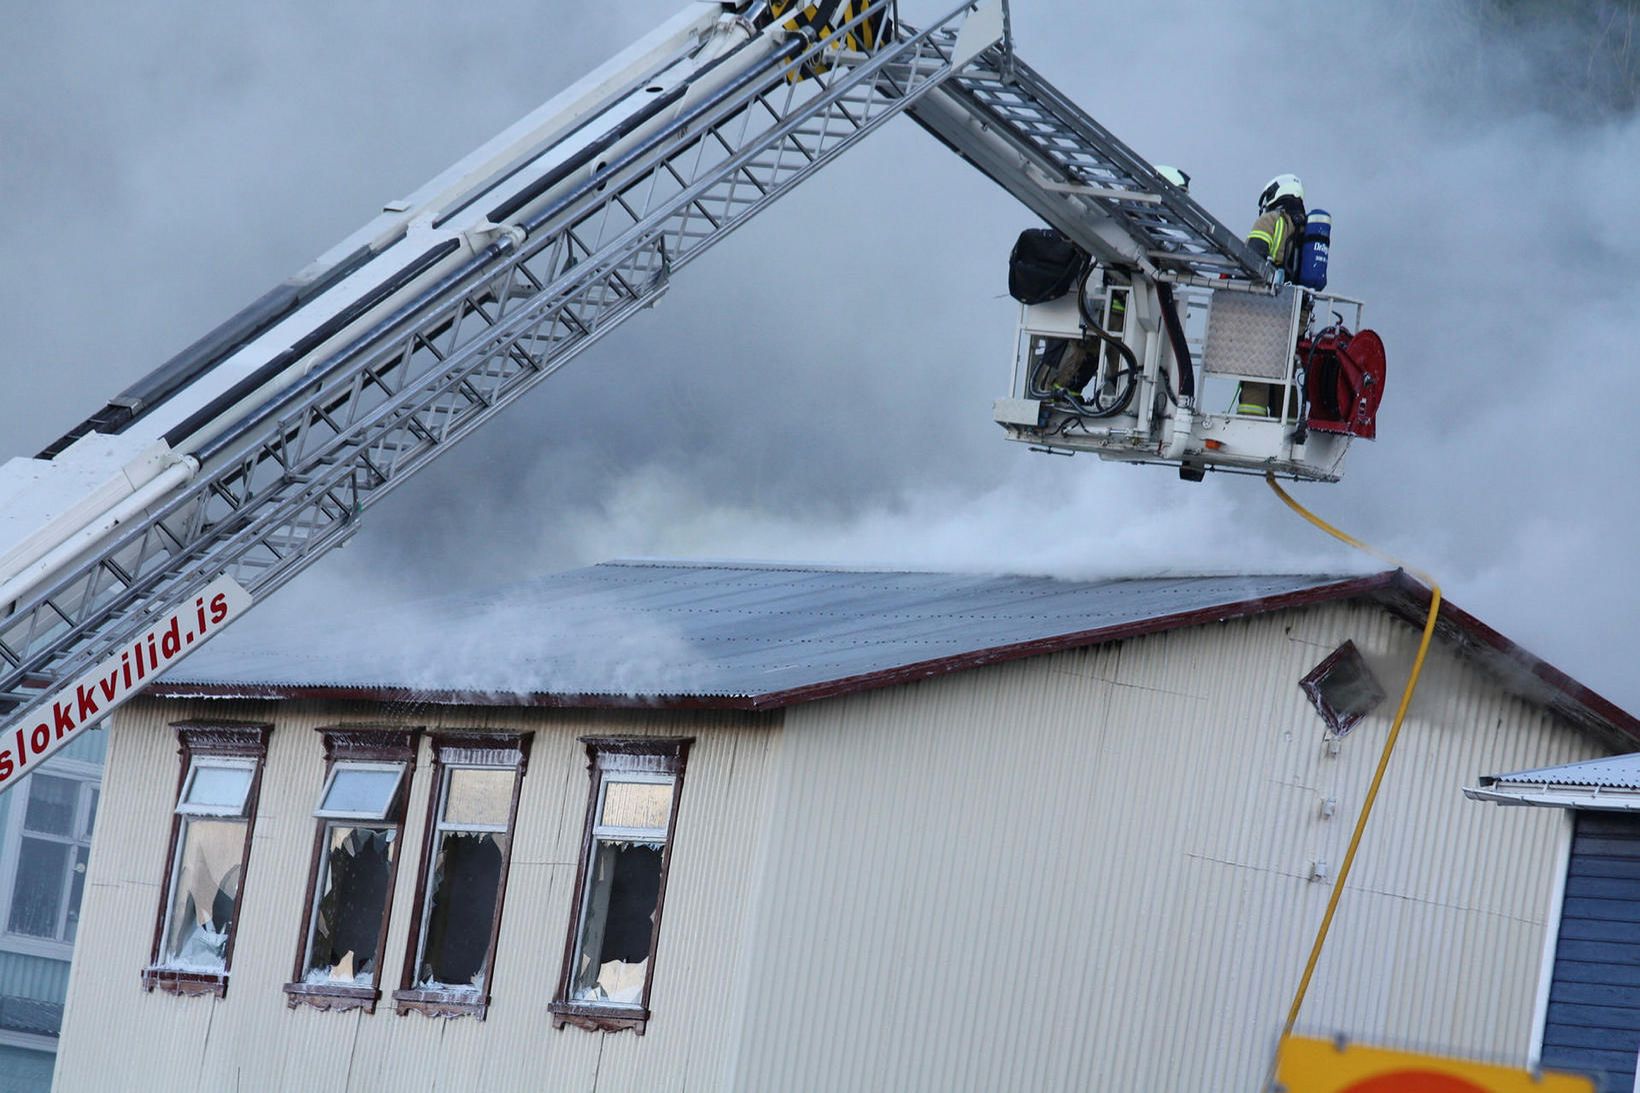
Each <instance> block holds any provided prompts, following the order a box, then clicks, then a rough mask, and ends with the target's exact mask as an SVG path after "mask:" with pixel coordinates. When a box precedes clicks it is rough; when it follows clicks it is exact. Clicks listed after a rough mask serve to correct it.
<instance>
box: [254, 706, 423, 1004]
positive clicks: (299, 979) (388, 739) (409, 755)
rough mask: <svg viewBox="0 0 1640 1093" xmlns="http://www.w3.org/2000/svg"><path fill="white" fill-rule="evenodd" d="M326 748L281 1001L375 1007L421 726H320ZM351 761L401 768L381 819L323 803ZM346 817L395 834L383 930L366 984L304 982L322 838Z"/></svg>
mask: <svg viewBox="0 0 1640 1093" xmlns="http://www.w3.org/2000/svg"><path fill="white" fill-rule="evenodd" d="M319 732H320V734H321V738H322V740H323V742H324V749H325V777H324V782H323V783H322V784H321V786H320V789H319V798H318V801H317V802H316V803H315V806H314V809H313V812H312V813H311V815H312V817H313V819H314V827H315V830H314V835H313V854H312V857H311V859H310V860H309V862H308V879H307V895H306V897H305V899H304V900H303V903H302V919H301V927H300V928H299V930H298V932H297V936H296V956H295V959H294V961H293V963H292V968H291V976H290V982H288V983H286V984H285V986H284V991H285V1005H286V1006H287V1007H289V1008H292V1009H294V1008H295V1007H297V1006H312V1007H313V1008H315V1009H320V1010H335V1011H338V1012H345V1011H347V1010H354V1009H362V1010H364V1012H366V1013H375V1012H376V1004H377V1003H378V1002H380V1001H381V996H382V992H381V985H382V968H383V967H384V966H385V965H386V964H387V936H388V928H389V927H390V926H391V925H392V921H393V897H394V894H395V893H396V891H397V889H398V881H399V863H400V862H402V861H403V860H404V855H405V845H404V838H405V831H406V828H407V826H408V824H407V820H408V812H409V807H410V790H411V787H412V784H413V780H414V778H415V773H416V749H417V746H418V744H419V742H420V739H421V732H422V730H421V727H420V726H416V727H413V728H408V729H406V728H403V727H401V726H383V725H334V726H329V727H325V728H321V729H320V730H319ZM344 764H346V765H351V766H354V767H364V768H367V769H383V768H386V767H394V768H397V769H398V770H399V771H400V774H399V782H398V785H397V786H396V787H395V788H394V790H393V796H392V798H391V799H390V800H389V802H388V806H387V810H386V815H384V816H383V817H381V818H379V819H360V817H359V816H358V815H356V814H343V815H338V814H337V811H338V810H335V809H329V810H327V809H324V808H322V807H321V806H322V805H323V803H324V800H325V797H326V796H327V795H328V794H329V793H330V788H331V785H332V784H333V783H334V781H335V776H336V771H337V770H338V769H341V768H342V766H343V765H344ZM346 820H355V821H358V824H359V826H373V827H382V828H389V829H391V830H392V831H393V832H394V833H395V834H394V837H395V839H396V841H397V844H398V846H397V850H396V851H395V853H394V854H393V863H392V865H390V866H389V867H388V870H387V900H386V902H385V903H384V904H383V906H382V923H381V936H380V940H379V941H378V942H377V945H376V969H375V974H374V975H373V976H372V977H371V981H370V986H368V987H361V986H357V985H354V984H339V983H338V984H320V983H308V982H305V978H306V975H307V961H308V954H309V951H310V949H311V946H312V942H313V919H314V916H315V915H316V914H318V905H319V879H320V875H321V872H322V871H323V870H324V868H325V842H326V836H327V835H328V833H329V831H330V828H331V826H332V825H334V824H336V823H338V822H343V821H346Z"/></svg>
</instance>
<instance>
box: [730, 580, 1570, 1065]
mask: <svg viewBox="0 0 1640 1093" xmlns="http://www.w3.org/2000/svg"><path fill="white" fill-rule="evenodd" d="M1417 636H1418V635H1417V633H1416V632H1415V631H1414V630H1412V629H1411V628H1410V627H1408V626H1406V625H1405V624H1404V623H1400V622H1397V621H1395V620H1393V619H1391V618H1390V617H1389V616H1387V615H1386V614H1384V613H1383V612H1382V611H1380V610H1378V609H1376V608H1370V607H1356V606H1348V605H1333V606H1326V607H1319V608H1311V609H1304V610H1298V611H1290V612H1284V613H1281V614H1277V615H1270V616H1265V617H1262V618H1258V619H1253V620H1250V621H1240V622H1231V623H1224V624H1218V625H1214V626H1208V627H1199V628H1195V629H1191V630H1185V631H1178V632H1174V633H1171V634H1166V635H1159V636H1153V637H1147V638H1142V639H1137V640H1133V641H1128V642H1125V643H1122V644H1119V645H1113V646H1110V647H1106V648H1100V649H1094V650H1088V651H1081V652H1072V653H1065V654H1060V655H1056V656H1053V657H1050V658H1039V659H1037V660H1033V661H1028V662H1021V663H1015V664H1011V665H1005V666H999V667H994V668H988V669H983V670H979V671H973V672H968V673H965V674H962V675H960V676H956V677H949V678H946V679H942V680H938V681H935V682H930V683H924V684H919V685H915V686H910V687H900V688H895V689H893V690H888V691H879V692H875V693H870V694H865V695H860V696H856V697H853V698H850V699H847V700H843V701H838V702H830V703H816V704H813V705H811V706H805V707H800V708H797V709H794V710H792V711H790V712H789V714H788V719H787V723H786V738H785V746H784V747H783V749H782V751H781V754H780V756H779V758H778V760H777V763H776V765H775V769H774V780H775V784H774V789H773V792H774V794H775V796H776V798H777V799H779V800H780V801H782V803H783V805H784V807H782V808H781V809H779V810H778V811H777V812H776V813H775V815H774V816H773V817H772V821H771V828H770V832H769V836H768V841H767V844H766V852H767V855H768V859H767V860H768V867H767V873H766V875H765V876H764V878H763V882H762V887H761V888H760V890H759V896H758V901H759V902H758V906H757V913H756V914H755V916H754V920H755V922H756V924H757V925H756V931H757V932H756V934H755V935H754V937H753V939H752V945H753V952H752V956H751V959H749V960H748V961H746V962H745V963H744V964H743V967H744V968H747V969H751V970H752V973H753V974H752V975H751V976H750V977H749V978H748V979H747V980H745V981H744V982H743V983H742V984H741V985H740V987H739V991H738V994H739V996H740V997H739V998H738V999H737V1001H738V1002H739V1003H740V1005H741V1015H740V1022H741V1050H740V1052H739V1054H738V1064H737V1066H738V1069H737V1070H736V1071H735V1072H734V1075H733V1084H734V1085H735V1086H736V1087H737V1088H740V1089H747V1090H766V1089H896V1090H898V1089H926V1090H942V1089H955V1088H970V1089H1039V1088H1040V1089H1066V1090H1080V1089H1109V1090H1117V1089H1121V1090H1128V1089H1132V1090H1141V1089H1142V1090H1169V1091H1171V1090H1178V1091H1191V1093H1195V1091H1212V1090H1232V1091H1241V1093H1246V1091H1250V1090H1253V1089H1255V1088H1257V1087H1258V1083H1259V1079H1260V1077H1261V1075H1262V1073H1263V1071H1264V1068H1265V1067H1266V1066H1267V1065H1268V1061H1269V1058H1270V1052H1271V1050H1272V1048H1273V1045H1274V1042H1275V1037H1276V1034H1277V1033H1278V1031H1279V1029H1280V1025H1281V1021H1282V1019H1283V1018H1284V1016H1285V1013H1286V1009H1287V1006H1288V1004H1289V1002H1290V1000H1291V995H1292V991H1293V989H1294V987H1295V986H1296V983H1297V979H1298V976H1299V973H1300V970H1301V968H1302V966H1303V962H1304V960H1305V957H1306V956H1307V954H1308V951H1309V946H1310V943H1311V939H1312V936H1313V932H1314V929H1315V927H1316V925H1317V924H1318V923H1319V921H1320V917H1321V913H1322V910H1323V908H1324V905H1325V902H1326V899H1327V897H1328V894H1329V892H1330V887H1329V885H1327V884H1324V883H1312V882H1311V881H1309V880H1308V879H1307V877H1308V874H1309V867H1310V863H1311V861H1312V860H1325V861H1327V862H1328V863H1330V866H1331V868H1332V869H1333V870H1335V871H1336V869H1337V866H1338V864H1339V862H1340V861H1341V860H1342V858H1343V854H1344V849H1345V846H1346V844H1347V841H1348V837H1349V832H1350V828H1351V826H1352V824H1353V821H1354V818H1355V815H1356V811H1357V809H1358V806H1359V804H1360V802H1361V800H1362V798H1363V797H1364V794H1365V790H1366V785H1367V783H1368V781H1369V779H1370V775H1371V771H1372V768H1373V766H1374V764H1375V763H1376V760H1377V757H1378V752H1379V749H1380V747H1381V745H1382V743H1383V741H1384V738H1385V735H1386V733H1387V730H1388V724H1389V720H1390V717H1391V716H1392V714H1393V707H1394V698H1395V697H1396V696H1398V694H1399V690H1400V687H1401V685H1402V684H1403V683H1404V680H1405V676H1406V672H1407V670H1408V669H1409V667H1410V664H1411V659H1412V655H1413V653H1414V650H1415V648H1416V643H1417ZM1346 638H1353V639H1354V640H1355V642H1356V644H1357V645H1358V646H1359V647H1360V648H1361V650H1362V652H1363V653H1364V654H1365V655H1366V656H1367V657H1368V659H1369V661H1371V662H1372V664H1373V666H1374V669H1375V671H1376V672H1377V673H1378V674H1379V676H1380V679H1381V680H1382V682H1383V683H1384V684H1385V688H1386V690H1389V691H1390V692H1391V699H1390V701H1387V702H1386V703H1385V704H1384V706H1383V708H1382V712H1381V713H1379V714H1377V715H1374V716H1372V717H1370V718H1369V719H1367V720H1366V721H1364V722H1362V723H1361V724H1360V725H1358V726H1357V727H1356V728H1355V729H1354V731H1353V732H1352V733H1351V734H1350V735H1349V736H1348V737H1347V738H1346V739H1345V740H1344V742H1343V744H1342V747H1341V749H1340V751H1339V753H1338V755H1337V756H1330V755H1328V753H1327V751H1326V749H1325V747H1324V746H1323V731H1322V730H1323V725H1322V722H1321V720H1320V718H1319V717H1318V716H1317V715H1316V713H1315V712H1314V711H1313V709H1312V708H1311V707H1310V706H1309V705H1308V702H1307V700H1306V699H1305V698H1304V697H1303V695H1302V693H1301V692H1300V691H1299V688H1298V680H1299V679H1300V678H1301V677H1302V676H1303V675H1304V674H1305V673H1306V672H1308V670H1309V669H1310V668H1311V667H1313V666H1314V665H1315V664H1316V663H1317V662H1318V661H1319V660H1320V659H1321V658H1322V657H1324V656H1325V655H1326V654H1327V653H1329V652H1331V651H1332V650H1333V649H1334V648H1335V647H1336V646H1337V645H1338V644H1339V643H1340V642H1342V641H1343V640H1344V639H1346ZM1596 754H1601V749H1600V748H1599V747H1597V746H1596V745H1594V744H1592V743H1591V742H1589V741H1587V740H1585V739H1584V738H1582V737H1580V736H1578V735H1576V734H1574V733H1573V732H1571V731H1569V730H1564V729H1561V728H1558V727H1557V726H1556V725H1555V724H1554V723H1552V721H1551V719H1550V718H1549V717H1547V716H1546V715H1544V714H1541V713H1538V712H1536V711H1535V710H1532V709H1530V708H1528V707H1526V706H1524V705H1523V704H1522V703H1520V702H1518V701H1515V700H1513V699H1510V698H1507V697H1505V696H1503V695H1501V694H1500V693H1499V691H1498V690H1497V688H1496V687H1495V686H1494V685H1493V684H1492V683H1491V682H1490V681H1488V680H1485V679H1483V678H1481V677H1480V676H1478V675H1477V674H1476V673H1475V672H1474V670H1472V669H1470V668H1468V667H1466V666H1464V665H1462V664H1460V663H1458V662H1457V661H1456V660H1455V659H1454V658H1453V657H1451V656H1450V655H1449V654H1447V653H1446V652H1445V651H1444V650H1437V652H1436V653H1435V654H1434V655H1433V658H1432V660H1431V662H1430V663H1429V664H1428V666H1427V667H1426V671H1425V676H1424V681H1423V683H1422V685H1421V688H1420V691H1419V695H1418V698H1417V700H1416V702H1415V703H1414V706H1413V711H1412V716H1410V717H1409V719H1408V722H1407V724H1406V727H1405V729H1404V731H1403V735H1402V739H1401V743H1400V745H1399V747H1398V749H1397V754H1396V756H1395V759H1394V762H1393V763H1392V765H1391V767H1390V772H1389V776H1388V780H1387V782H1386V784H1385V788H1384V790H1383V793H1382V795H1381V797H1380V800H1379V804H1378V808H1377V811H1376V814H1375V818H1374V820H1373V822H1372V824H1371V825H1370V826H1369V828H1368V831H1367V837H1366V841H1365V844H1364V847H1363V850H1362V852H1361V855H1360V858H1359V859H1358V861H1357V865H1356V871H1355V873H1354V876H1353V877H1352V878H1351V883H1350V891H1349V893H1348V894H1347V897H1346V899H1345V900H1344V903H1343V908H1342V910H1341V912H1340V914H1339V916H1338V919H1337V922H1336V924H1335V926H1334V930H1333V935H1332V940H1331V942H1330V945H1329V948H1328V950H1327V953H1326V955H1325V958H1324V960H1323V962H1322V965H1321V968H1320V971H1319V974H1318V975H1317V978H1316V980H1315V983H1314V985H1313V987H1312V989H1311V992H1310V996H1309V1001H1308V1003H1307V1005H1306V1008H1305V1010H1304V1012H1303V1015H1302V1018H1301V1022H1300V1030H1301V1031H1302V1030H1304V1029H1306V1028H1307V1029H1309V1030H1311V1031H1316V1032H1321V1031H1325V1032H1328V1033H1330V1032H1331V1031H1333V1030H1342V1031H1345V1032H1348V1033H1349V1034H1351V1035H1352V1036H1353V1037H1355V1038H1362V1039H1368V1040H1376V1041H1380V1042H1386V1041H1387V1042H1402V1043H1410V1042H1416V1043H1421V1044H1426V1045H1431V1046H1444V1047H1449V1048H1457V1049H1459V1050H1461V1051H1463V1052H1466V1053H1469V1054H1472V1055H1485V1056H1501V1057H1504V1058H1508V1059H1512V1060H1514V1061H1516V1062H1523V1061H1524V1059H1525V1053H1526V1048H1527V1043H1528V1034H1529V1028H1528V1026H1529V1023H1530V1019H1531V1014H1532V1002H1533V994H1534V990H1535V987H1536V982H1537V971H1538V961H1539V957H1540V954H1541V951H1542V944H1541V939H1542V930H1543V918H1544V914H1545V911H1546V906H1547V900H1548V891H1549V887H1550V884H1551V881H1552V877H1551V875H1550V874H1551V872H1552V863H1553V862H1554V860H1555V857H1554V848H1555V845H1556V840H1557V838H1558V837H1559V836H1560V825H1559V823H1558V822H1557V820H1558V817H1557V816H1555V815H1553V814H1550V813H1546V812H1545V813H1541V814H1538V813H1537V812H1536V810H1530V809H1521V810H1512V814H1505V813H1503V812H1501V811H1500V810H1497V809H1493V808H1487V807H1483V806H1479V805H1477V804H1475V803H1473V802H1470V801H1467V800H1465V799H1464V798H1463V796H1462V794H1461V793H1460V786H1461V785H1463V784H1466V783H1468V784H1473V780H1474V778H1475V776H1476V775H1478V774H1482V773H1489V772H1494V771H1500V770H1511V769H1519V768H1523V767H1529V766H1534V765H1539V764H1547V763H1560V762H1567V761H1571V760H1575V759H1579V758H1583V757H1585V756H1592V755H1596ZM843 787H848V792H846V793H844V792H839V790H840V789H842V788H843ZM1328 798H1333V799H1336V801H1337V802H1338V810H1337V813H1336V814H1335V815H1334V816H1333V817H1332V818H1331V819H1323V818H1322V815H1321V813H1322V803H1323V801H1325V800H1326V799H1328Z"/></svg>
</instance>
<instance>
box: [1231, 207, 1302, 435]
mask: <svg viewBox="0 0 1640 1093" xmlns="http://www.w3.org/2000/svg"><path fill="white" fill-rule="evenodd" d="M1306 219H1307V215H1306V213H1305V211H1304V183H1303V182H1301V181H1299V178H1298V176H1297V175H1277V176H1276V177H1275V178H1272V179H1271V180H1270V184H1269V185H1268V186H1266V187H1264V192H1263V193H1261V194H1259V199H1258V219H1257V220H1255V221H1253V227H1252V230H1250V231H1249V232H1248V233H1247V242H1248V245H1249V246H1251V247H1252V248H1253V253H1254V254H1257V255H1258V256H1259V257H1260V258H1268V259H1269V260H1270V263H1271V264H1272V265H1274V266H1275V267H1276V279H1277V283H1278V284H1279V283H1281V282H1283V281H1292V280H1296V275H1297V272H1298V271H1297V263H1298V237H1299V234H1300V233H1301V232H1302V231H1303V230H1304V221H1305V220H1306ZM1280 386H1281V385H1280V384H1276V383H1243V384H1242V385H1241V388H1240V390H1239V391H1238V392H1237V394H1236V413H1238V414H1254V415H1257V416H1259V417H1269V416H1270V414H1271V403H1272V401H1273V399H1274V397H1275V392H1276V389H1277V388H1279V387H1280Z"/></svg>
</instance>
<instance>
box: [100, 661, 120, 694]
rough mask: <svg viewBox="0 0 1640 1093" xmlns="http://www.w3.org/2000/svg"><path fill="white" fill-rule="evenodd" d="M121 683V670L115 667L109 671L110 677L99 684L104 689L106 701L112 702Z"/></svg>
mask: <svg viewBox="0 0 1640 1093" xmlns="http://www.w3.org/2000/svg"><path fill="white" fill-rule="evenodd" d="M119 685H120V670H119V669H118V668H115V669H114V670H113V671H112V672H110V673H109V675H108V678H107V679H105V680H103V681H102V682H100V683H99V684H98V685H97V686H98V687H100V688H101V689H102V693H103V700H104V701H106V702H112V701H114V691H115V690H116V689H118V687H119Z"/></svg>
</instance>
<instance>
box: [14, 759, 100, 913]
mask: <svg viewBox="0 0 1640 1093" xmlns="http://www.w3.org/2000/svg"><path fill="white" fill-rule="evenodd" d="M52 769H53V770H57V769H59V768H58V767H57V766H53V768H52ZM26 785H27V787H28V788H27V790H26V791H24V799H23V802H22V817H21V822H20V827H21V831H20V832H19V834H18V836H17V850H16V854H17V857H16V871H15V872H14V873H13V875H12V889H11V906H10V909H9V911H8V912H7V916H6V932H7V933H9V934H12V935H14V936H22V937H31V938H39V939H42V940H45V941H64V942H72V941H73V940H74V937H75V934H76V933H77V932H78V930H79V921H80V898H81V896H82V895H83V894H84V892H85V869H86V863H87V862H88V861H89V859H90V853H91V827H92V824H93V822H94V821H95V820H96V816H97V784H96V783H95V782H94V781H91V780H89V779H85V778H77V777H69V776H63V775H59V774H43V773H42V774H34V775H31V776H30V777H29V778H28V780H27V783H26ZM12 817H13V822H14V823H15V822H18V821H17V819H16V817H17V813H16V812H13V813H12Z"/></svg>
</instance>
